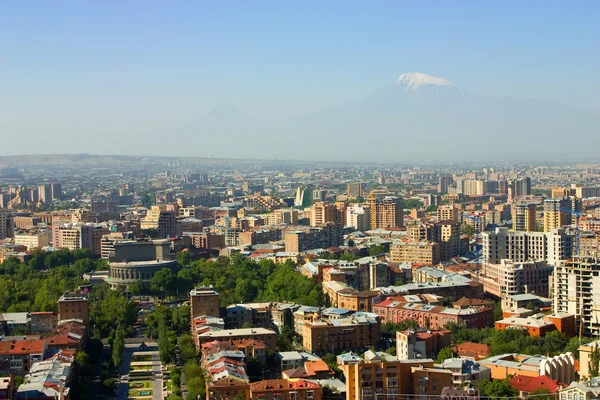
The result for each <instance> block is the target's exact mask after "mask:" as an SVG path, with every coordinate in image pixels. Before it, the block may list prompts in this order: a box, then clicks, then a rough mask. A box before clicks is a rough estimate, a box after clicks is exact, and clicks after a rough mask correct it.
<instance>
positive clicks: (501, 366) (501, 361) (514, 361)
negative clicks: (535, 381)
mask: <svg viewBox="0 0 600 400" xmlns="http://www.w3.org/2000/svg"><path fill="white" fill-rule="evenodd" d="M479 363H480V364H481V365H483V366H484V367H487V368H489V369H490V370H491V371H492V379H507V378H508V377H509V376H515V375H522V376H530V377H540V376H547V377H549V378H551V379H553V380H555V381H557V382H558V383H570V382H572V381H573V380H574V379H575V376H576V372H575V357H574V356H573V354H572V353H565V354H561V355H558V356H555V357H545V356H529V355H524V354H500V355H497V356H493V357H489V358H486V359H483V360H479Z"/></svg>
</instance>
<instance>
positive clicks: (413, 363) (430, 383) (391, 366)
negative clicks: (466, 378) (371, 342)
mask: <svg viewBox="0 0 600 400" xmlns="http://www.w3.org/2000/svg"><path fill="white" fill-rule="evenodd" d="M338 364H341V365H340V368H341V370H342V372H343V373H344V376H345V378H346V400H363V399H364V400H373V399H377V398H380V399H387V398H390V399H392V398H398V399H406V398H408V399H410V398H418V395H419V394H421V395H424V398H425V397H427V398H429V397H431V396H439V395H440V394H441V392H442V390H443V388H444V387H447V386H452V373H451V372H450V371H446V370H444V369H441V368H435V367H434V365H433V360H431V359H420V360H396V359H395V357H393V356H390V355H388V354H385V353H383V352H377V353H374V352H373V351H371V350H369V351H367V352H366V353H365V357H364V359H363V358H361V357H359V356H358V355H356V354H354V353H346V354H342V355H340V356H338ZM403 395H404V396H403Z"/></svg>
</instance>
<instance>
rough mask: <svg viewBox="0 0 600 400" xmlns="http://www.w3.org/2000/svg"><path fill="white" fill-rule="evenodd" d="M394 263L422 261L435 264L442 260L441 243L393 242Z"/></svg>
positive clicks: (391, 256)
mask: <svg viewBox="0 0 600 400" xmlns="http://www.w3.org/2000/svg"><path fill="white" fill-rule="evenodd" d="M390 259H391V262H393V263H422V264H431V265H435V264H437V263H439V262H440V245H439V244H437V243H431V242H393V243H392V244H391V245H390Z"/></svg>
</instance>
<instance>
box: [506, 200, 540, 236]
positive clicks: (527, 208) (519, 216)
mask: <svg viewBox="0 0 600 400" xmlns="http://www.w3.org/2000/svg"><path fill="white" fill-rule="evenodd" d="M535 211H536V205H535V203H526V204H514V205H513V207H512V213H511V216H512V229H513V231H525V232H535V231H537V229H536V228H537V227H536V219H535Z"/></svg>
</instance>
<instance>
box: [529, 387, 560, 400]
mask: <svg viewBox="0 0 600 400" xmlns="http://www.w3.org/2000/svg"><path fill="white" fill-rule="evenodd" d="M531 394H532V396H531V398H534V399H536V400H556V398H557V396H556V394H554V393H552V392H551V391H550V390H548V389H546V388H540V389H537V390H534V391H533V392H531Z"/></svg>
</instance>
